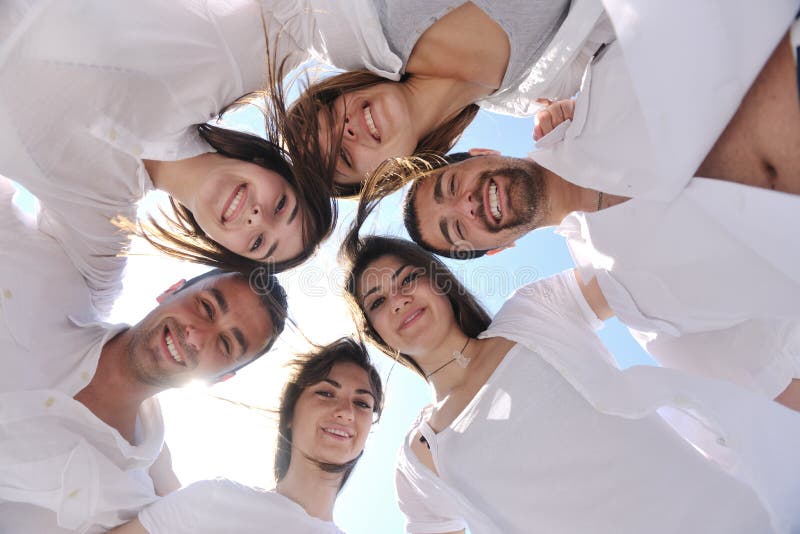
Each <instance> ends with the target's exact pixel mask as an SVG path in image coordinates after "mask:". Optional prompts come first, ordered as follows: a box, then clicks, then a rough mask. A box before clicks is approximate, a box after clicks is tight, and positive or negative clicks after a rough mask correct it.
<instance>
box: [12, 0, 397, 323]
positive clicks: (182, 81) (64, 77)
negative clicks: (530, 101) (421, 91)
mask: <svg viewBox="0 0 800 534" xmlns="http://www.w3.org/2000/svg"><path fill="white" fill-rule="evenodd" d="M344 4H345V3H340V2H334V1H329V0H300V1H297V0H260V1H253V0H232V1H227V2H211V1H199V2H198V1H195V0H174V1H170V2H162V1H160V0H141V1H137V2H121V3H120V2H115V3H109V2H106V1H104V0H77V1H75V2H68V3H64V2H50V1H47V0H9V1H7V2H2V3H0V114H2V116H3V121H2V122H1V123H0V174H3V175H5V176H8V177H11V178H12V179H14V180H16V181H18V182H19V183H20V184H22V185H23V186H25V187H26V188H28V189H29V190H30V191H31V192H32V193H33V194H34V195H35V196H36V197H37V198H38V199H39V200H40V202H41V206H42V211H41V216H40V227H41V229H42V230H43V231H44V232H45V233H47V234H49V235H51V236H53V237H55V238H56V239H57V240H58V241H60V242H61V243H62V245H63V246H64V248H65V250H66V251H67V253H68V254H69V256H70V259H71V260H72V261H73V262H74V263H75V264H76V266H77V267H78V268H79V270H80V271H81V273H82V274H83V275H84V277H85V278H86V279H87V281H88V283H89V284H90V287H91V288H92V290H93V291H94V300H95V304H96V305H97V307H98V309H100V310H103V311H107V310H108V309H109V308H110V307H111V304H112V303H113V300H114V298H115V296H116V295H117V293H119V291H120V289H121V271H122V268H123V266H124V264H125V259H124V258H120V257H119V254H120V252H122V251H124V250H125V249H126V247H127V246H128V244H129V241H128V235H126V233H125V232H121V231H120V230H119V228H118V227H117V226H115V225H114V224H112V220H119V219H124V220H127V221H136V219H137V206H136V204H137V202H138V201H139V200H140V199H141V198H142V197H143V196H144V195H145V194H146V193H147V192H148V191H149V190H150V189H162V190H164V191H165V192H167V193H168V194H170V196H171V197H172V206H171V207H170V208H167V210H166V211H167V212H168V219H169V220H168V221H164V220H163V219H161V218H159V219H157V220H154V219H151V218H146V219H145V223H144V224H142V225H140V226H139V228H138V232H139V233H141V234H143V235H144V236H145V237H146V238H147V239H148V240H149V241H150V242H151V243H153V244H154V245H155V246H156V247H157V248H158V249H159V250H161V251H162V252H165V253H167V254H170V255H172V256H175V257H177V258H180V259H183V260H189V261H195V262H200V263H204V264H207V265H211V266H215V267H223V268H236V269H239V270H243V269H248V270H252V268H253V267H256V266H260V265H264V264H268V265H269V266H270V268H271V269H272V270H273V271H280V270H283V269H286V268H289V267H293V266H295V265H297V264H299V263H301V262H302V261H303V260H305V259H306V258H308V257H309V255H310V254H311V253H312V252H313V251H314V250H315V248H316V246H317V245H318V244H319V243H320V241H322V239H324V238H325V237H326V236H327V235H328V233H329V232H330V230H331V228H332V227H333V225H334V223H335V220H336V206H335V204H332V202H331V200H330V196H331V191H330V184H329V182H328V180H329V176H330V175H332V169H333V163H332V162H329V161H328V160H326V159H324V158H323V159H320V158H319V157H311V154H308V155H307V153H306V151H298V150H296V148H297V147H300V146H302V147H305V146H307V145H308V144H309V143H310V148H311V149H312V151H313V153H314V154H317V153H319V150H317V149H315V147H314V144H315V141H314V140H311V141H309V142H307V141H306V140H305V139H303V138H298V137H297V135H296V134H295V133H294V132H293V131H291V130H289V129H286V128H285V119H284V115H285V102H284V97H283V88H282V87H281V80H282V78H283V75H284V74H285V73H286V72H288V71H289V70H290V69H291V68H293V67H295V66H297V65H298V64H299V63H301V62H302V61H304V60H305V59H307V58H308V57H309V55H310V54H312V53H314V54H316V55H317V56H318V57H320V58H321V59H322V60H323V61H328V62H331V63H333V64H336V65H338V66H339V67H341V68H352V67H354V66H355V65H359V66H363V65H365V64H366V65H370V64H371V63H372V62H374V63H376V64H385V63H391V61H393V60H394V59H395V57H394V55H393V54H391V53H390V52H389V51H388V46H387V45H386V43H385V40H384V39H383V36H382V34H380V33H379V32H373V31H371V30H370V28H372V27H374V26H375V25H377V24H378V22H377V16H376V15H375V13H374V8H373V7H372V5H371V3H370V2H368V0H352V1H349V2H347V3H346V5H344ZM351 9H352V12H351ZM343 19H345V20H347V21H349V22H350V24H349V25H348V26H347V27H345V25H343V24H342V20H343ZM334 37H335V38H336V39H338V40H337V41H336V42H335V43H334V42H333V40H334V39H333V38H334ZM356 58H357V60H358V62H357V63H356ZM253 91H262V95H261V96H264V97H265V99H266V103H264V104H263V105H264V109H263V111H264V123H265V130H266V135H265V137H266V140H265V139H261V138H260V137H258V136H255V135H247V134H244V133H241V132H235V131H232V130H227V129H224V128H220V127H218V125H210V124H207V122H208V121H209V120H210V119H213V118H215V117H217V116H218V114H219V113H220V111H221V110H222V109H223V108H226V106H228V105H230V104H231V103H232V102H234V101H237V99H239V98H240V97H241V96H242V95H246V94H248V93H251V92H253ZM253 99H255V98H253ZM130 226H131V225H127V226H126V229H130ZM134 226H135V225H134Z"/></svg>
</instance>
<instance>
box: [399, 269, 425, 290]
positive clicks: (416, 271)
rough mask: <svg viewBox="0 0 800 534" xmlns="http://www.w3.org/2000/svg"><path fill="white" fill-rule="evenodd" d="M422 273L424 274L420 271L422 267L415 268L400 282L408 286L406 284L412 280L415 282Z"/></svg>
mask: <svg viewBox="0 0 800 534" xmlns="http://www.w3.org/2000/svg"><path fill="white" fill-rule="evenodd" d="M420 274H422V273H421V272H420V269H414V270H413V271H411V272H410V273H408V275H407V276H406V277H405V278H403V280H402V281H401V282H400V283H401V284H402V285H404V286H406V285H408V284H410V283H411V282H413V281H414V280H416V279H417V278H418V277H419V275H420Z"/></svg>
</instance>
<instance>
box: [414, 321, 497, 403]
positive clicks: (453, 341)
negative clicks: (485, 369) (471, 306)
mask: <svg viewBox="0 0 800 534" xmlns="http://www.w3.org/2000/svg"><path fill="white" fill-rule="evenodd" d="M468 340H469V343H468V344H467V341H468ZM465 344H466V345H467V346H466V348H464V345H465ZM482 345H483V340H481V339H474V338H469V337H467V336H466V335H465V334H464V333H463V332H461V330H458V329H455V330H454V332H453V333H452V334H451V335H448V336H447V337H446V338H445V339H444V340H443V341H442V342H441V343H440V344H439V347H437V348H436V349H435V350H433V351H431V352H430V353H428V354H426V355H424V356H421V357H417V358H416V360H417V363H418V364H419V365H420V367H422V370H423V371H425V375H426V376H427V377H428V378H427V381H428V383H429V384H430V385H431V388H433V393H434V397H435V399H436V401H437V402H439V401H441V400H442V399H444V398H446V397H447V396H448V395H449V394H450V393H452V391H453V390H455V389H458V388H459V387H460V386H461V385H463V384H464V383H465V382H466V380H467V377H469V375H470V373H471V371H472V370H473V369H474V368H475V366H474V365H473V364H474V361H473V357H474V356H476V355H477V354H479V353H480V350H481V346H482ZM462 349H464V351H463V353H462V354H463V356H464V357H465V358H469V359H470V362H469V364H468V365H467V366H466V367H462V366H461V365H459V364H458V362H456V361H454V360H453V358H454V355H453V353H454V352H455V351H459V352H460V351H461V350H462Z"/></svg>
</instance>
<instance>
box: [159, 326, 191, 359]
mask: <svg viewBox="0 0 800 534" xmlns="http://www.w3.org/2000/svg"><path fill="white" fill-rule="evenodd" d="M162 341H163V345H164V349H165V352H166V357H165V359H166V360H168V361H171V362H174V363H175V364H177V365H180V366H183V367H186V357H185V355H184V353H183V352H182V351H181V348H179V347H180V342H179V341H178V339H177V337H176V336H175V335H174V334H173V333H172V331H171V330H170V329H169V327H167V326H165V327H164V335H163V338H162Z"/></svg>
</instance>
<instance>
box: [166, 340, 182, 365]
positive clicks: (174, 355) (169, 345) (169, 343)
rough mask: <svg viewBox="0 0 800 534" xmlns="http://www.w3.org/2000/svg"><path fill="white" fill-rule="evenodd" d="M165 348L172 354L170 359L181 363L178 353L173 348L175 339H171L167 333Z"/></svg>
mask: <svg viewBox="0 0 800 534" xmlns="http://www.w3.org/2000/svg"><path fill="white" fill-rule="evenodd" d="M166 338H167V350H169V355H170V356H172V359H173V360H175V361H176V362H178V363H183V359H182V358H181V356H180V354H178V350H177V349H176V348H175V341H173V339H172V335H171V334H169V333H168V334H167V336H166Z"/></svg>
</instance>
